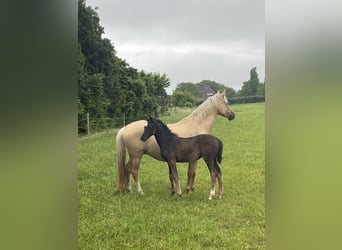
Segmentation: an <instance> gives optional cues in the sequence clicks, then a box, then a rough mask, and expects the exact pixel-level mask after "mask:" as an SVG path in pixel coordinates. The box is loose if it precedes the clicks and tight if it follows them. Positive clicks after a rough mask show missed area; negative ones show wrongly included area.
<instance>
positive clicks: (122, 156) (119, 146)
mask: <svg viewBox="0 0 342 250" xmlns="http://www.w3.org/2000/svg"><path fill="white" fill-rule="evenodd" d="M124 129H125V128H124V127H123V128H121V129H120V130H119V131H118V133H117V135H116V152H117V160H118V178H119V182H118V185H117V187H116V191H117V192H121V191H122V189H123V188H124V186H125V184H126V178H127V169H126V167H125V162H126V145H125V143H124V142H123V139H122V135H123V131H124Z"/></svg>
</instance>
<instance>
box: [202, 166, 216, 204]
mask: <svg viewBox="0 0 342 250" xmlns="http://www.w3.org/2000/svg"><path fill="white" fill-rule="evenodd" d="M204 160H205V163H206V164H207V167H208V169H209V172H210V177H211V189H210V193H209V200H211V199H212V198H213V196H215V186H216V172H215V169H214V164H215V162H214V160H211V159H204Z"/></svg>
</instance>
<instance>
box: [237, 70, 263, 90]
mask: <svg viewBox="0 0 342 250" xmlns="http://www.w3.org/2000/svg"><path fill="white" fill-rule="evenodd" d="M259 85H260V82H259V77H258V73H257V71H256V67H254V68H252V69H251V71H250V78H249V80H248V81H246V82H244V83H243V85H242V87H241V90H240V91H239V92H238V94H239V95H240V96H254V95H256V94H257V90H258V86H259Z"/></svg>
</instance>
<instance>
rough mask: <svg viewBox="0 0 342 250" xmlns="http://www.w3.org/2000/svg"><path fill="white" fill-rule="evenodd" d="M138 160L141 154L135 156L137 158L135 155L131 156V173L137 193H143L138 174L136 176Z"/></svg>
mask: <svg viewBox="0 0 342 250" xmlns="http://www.w3.org/2000/svg"><path fill="white" fill-rule="evenodd" d="M140 161H141V156H140V157H137V158H136V157H135V158H131V173H132V175H133V179H134V182H135V185H136V187H137V190H138V193H140V194H144V192H143V190H142V188H141V185H140V181H139V176H138V174H139V165H140Z"/></svg>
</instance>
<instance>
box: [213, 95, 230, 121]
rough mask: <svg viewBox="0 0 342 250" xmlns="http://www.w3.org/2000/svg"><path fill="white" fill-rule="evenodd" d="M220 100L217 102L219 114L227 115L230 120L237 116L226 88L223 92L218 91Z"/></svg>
mask: <svg viewBox="0 0 342 250" xmlns="http://www.w3.org/2000/svg"><path fill="white" fill-rule="evenodd" d="M216 95H218V97H217V98H218V102H217V111H218V113H219V115H222V116H224V117H227V118H228V120H229V121H231V120H233V119H234V118H235V113H234V112H233V110H232V109H231V108H230V105H229V102H228V100H227V98H226V90H224V91H222V93H220V92H218V93H217V94H216Z"/></svg>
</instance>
